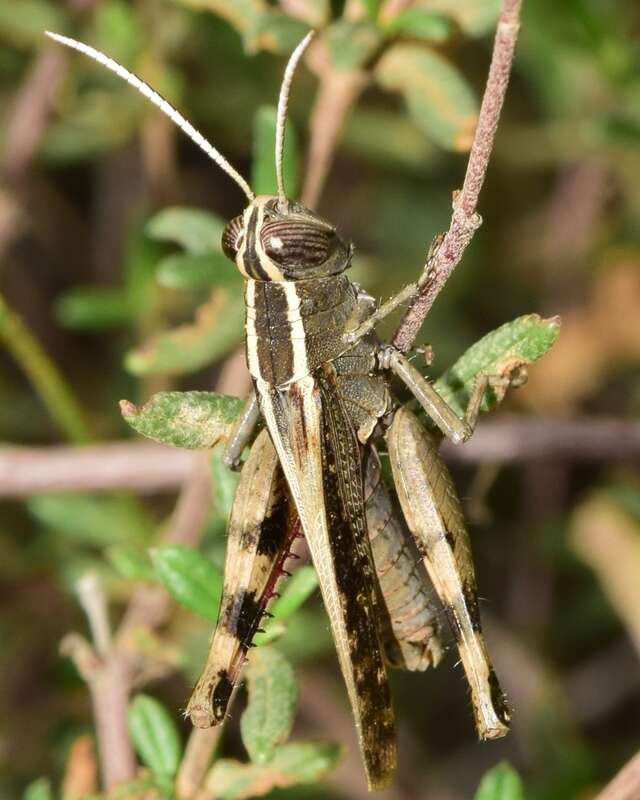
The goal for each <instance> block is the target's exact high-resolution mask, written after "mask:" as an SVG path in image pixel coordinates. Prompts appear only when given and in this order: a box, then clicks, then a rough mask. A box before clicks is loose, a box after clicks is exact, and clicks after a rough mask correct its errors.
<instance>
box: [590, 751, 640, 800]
mask: <svg viewBox="0 0 640 800" xmlns="http://www.w3.org/2000/svg"><path fill="white" fill-rule="evenodd" d="M638 797H640V752H639V753H636V754H635V756H633V758H632V759H631V761H629V762H627V763H626V764H625V766H624V767H623V768H622V769H621V770H620V772H619V773H618V774H617V775H616V777H615V778H614V779H613V780H612V781H611V783H609V784H607V785H606V786H605V788H604V789H603V790H602V791H601V792H600V794H599V795H596V797H595V800H637V798H638Z"/></svg>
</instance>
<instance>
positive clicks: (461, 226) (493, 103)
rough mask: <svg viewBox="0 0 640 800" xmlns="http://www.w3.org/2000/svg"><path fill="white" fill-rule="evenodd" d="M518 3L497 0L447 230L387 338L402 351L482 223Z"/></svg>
mask: <svg viewBox="0 0 640 800" xmlns="http://www.w3.org/2000/svg"><path fill="white" fill-rule="evenodd" d="M521 4H522V0H503V4H502V13H501V14H500V19H499V21H498V27H497V30H496V36H495V40H494V45H493V54H492V57H491V66H490V67H489V76H488V78H487V85H486V87H485V91H484V97H483V98H482V105H481V107H480V116H479V118H478V125H477V127H476V131H475V135H474V139H473V145H472V147H471V154H470V155H469V162H468V164H467V172H466V175H465V179H464V184H463V186H462V190H461V191H459V192H457V193H456V194H455V195H454V199H453V214H452V217H451V224H450V226H449V230H448V231H447V233H446V234H445V236H444V238H443V240H442V243H441V244H440V246H439V248H438V249H437V251H436V253H435V255H434V256H433V258H432V259H430V260H429V261H428V263H427V265H426V266H425V269H428V272H426V274H424V275H423V280H422V281H421V285H422V288H421V290H420V293H419V295H418V296H417V298H416V299H415V301H414V302H413V303H412V305H411V306H410V308H409V309H408V310H407V312H406V314H405V316H404V318H403V319H402V322H401V323H400V325H399V327H398V329H397V331H396V333H395V336H394V338H393V344H394V345H395V346H396V347H397V348H398V349H399V350H401V351H402V352H406V351H407V350H409V349H410V347H411V345H412V344H413V342H414V340H415V338H416V336H417V334H418V331H419V330H420V327H421V325H422V323H423V322H424V319H425V317H426V316H427V313H428V312H429V309H430V308H431V306H432V305H433V303H434V301H435V299H436V297H437V296H438V294H439V293H440V290H441V289H442V287H443V286H444V285H445V283H446V282H447V280H448V278H449V276H450V275H451V273H452V272H453V270H454V269H455V268H456V266H457V265H458V264H459V262H460V260H461V258H462V256H463V253H464V251H465V250H466V248H467V246H468V245H469V243H470V241H471V239H472V238H473V235H474V233H475V232H476V230H477V229H478V228H479V227H480V224H481V223H482V219H481V218H480V216H479V214H477V212H476V207H477V205H478V197H479V195H480V190H481V189H482V185H483V183H484V178H485V175H486V172H487V167H488V165H489V158H490V156H491V150H492V148H493V141H494V138H495V133H496V129H497V127H498V121H499V119H500V112H501V110H502V105H503V103H504V97H505V93H506V91H507V86H508V83H509V76H510V74H511V66H512V63H513V55H514V51H515V46H516V42H517V39H518V30H519V27H520V21H519V20H520V7H521Z"/></svg>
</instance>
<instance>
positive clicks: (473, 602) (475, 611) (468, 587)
mask: <svg viewBox="0 0 640 800" xmlns="http://www.w3.org/2000/svg"><path fill="white" fill-rule="evenodd" d="M462 592H463V594H464V601H465V603H466V605H467V608H468V609H469V618H470V620H471V627H472V628H473V630H474V631H476V633H479V632H480V631H481V630H482V627H481V624H480V608H479V606H478V592H477V589H476V585H475V581H474V580H470V581H465V582H464V584H463V586H462Z"/></svg>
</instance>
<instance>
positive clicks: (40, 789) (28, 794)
mask: <svg viewBox="0 0 640 800" xmlns="http://www.w3.org/2000/svg"><path fill="white" fill-rule="evenodd" d="M22 800H53V790H52V789H51V782H50V781H49V779H48V778H38V779H37V780H35V781H32V782H31V783H30V784H29V785H28V786H27V788H26V789H25V790H24V794H23V795H22Z"/></svg>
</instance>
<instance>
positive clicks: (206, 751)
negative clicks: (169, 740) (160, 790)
mask: <svg viewBox="0 0 640 800" xmlns="http://www.w3.org/2000/svg"><path fill="white" fill-rule="evenodd" d="M222 731H223V726H222V725H216V726H215V727H213V728H194V729H193V730H192V731H191V734H190V735H189V740H188V741H187V746H186V748H185V751H184V756H183V757H182V761H181V762H180V769H179V770H178V775H177V777H176V797H177V798H178V800H192V798H193V797H195V796H196V793H197V791H198V789H199V788H200V786H201V785H202V781H203V780H204V777H205V775H206V774H207V769H208V768H209V764H210V763H211V759H212V757H213V752H214V750H215V749H216V746H217V744H218V742H219V740H220V736H221V735H222Z"/></svg>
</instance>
